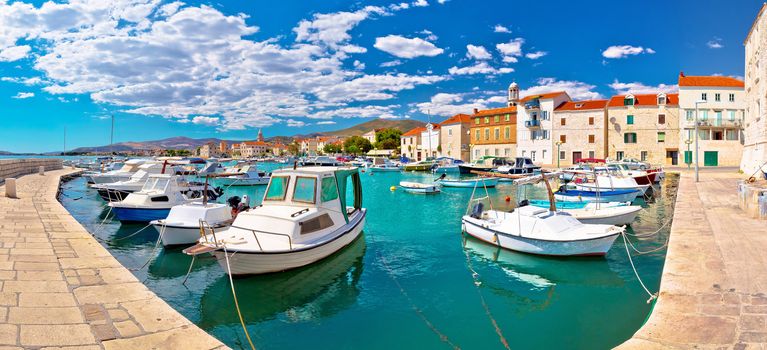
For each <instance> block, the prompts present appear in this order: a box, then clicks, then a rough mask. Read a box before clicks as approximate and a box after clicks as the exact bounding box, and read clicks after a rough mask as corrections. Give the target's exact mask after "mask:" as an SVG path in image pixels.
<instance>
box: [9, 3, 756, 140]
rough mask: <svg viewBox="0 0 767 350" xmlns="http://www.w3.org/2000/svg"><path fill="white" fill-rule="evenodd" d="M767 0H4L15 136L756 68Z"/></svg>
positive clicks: (662, 82)
mask: <svg viewBox="0 0 767 350" xmlns="http://www.w3.org/2000/svg"><path fill="white" fill-rule="evenodd" d="M761 5H762V2H761V1H757V0H754V1H644V2H633V3H625V4H622V5H617V4H616V3H615V2H611V1H603V2H599V1H592V2H589V3H588V4H585V3H582V2H573V1H537V2H535V1H533V2H531V1H482V2H480V1H468V0H448V1H444V0H439V1H438V0H411V1H409V2H387V1H373V2H364V3H363V2H349V1H277V2H274V1H268V2H267V1H221V2H215V3H209V2H186V3H181V2H170V1H159V0H120V1H109V2H107V1H101V0H76V1H70V2H55V3H54V2H41V1H35V2H29V3H25V2H21V1H10V0H0V104H1V105H2V108H0V118H2V122H3V124H2V128H0V150H7V151H16V152H45V151H55V150H60V149H61V148H62V147H63V130H64V128H66V129H67V135H68V136H67V148H69V149H71V148H75V147H79V146H95V145H103V144H107V143H108V142H109V125H110V121H109V117H108V116H109V115H114V116H115V118H116V132H115V140H116V142H123V141H142V140H151V139H159V138H165V137H172V136H189V137H195V138H201V137H218V138H228V139H253V138H255V135H256V132H257V130H258V129H259V128H263V129H264V133H265V135H266V136H274V135H293V134H302V133H310V132H314V131H320V130H335V129H339V128H343V127H346V126H349V125H353V124H357V123H360V122H363V121H366V120H369V119H371V118H375V117H383V118H414V119H419V120H426V119H427V113H431V114H432V115H433V116H434V117H433V118H434V119H437V120H439V119H442V118H444V117H446V116H449V115H452V114H455V113H459V112H467V113H468V112H471V110H472V108H475V107H477V108H492V107H499V106H502V104H503V101H504V99H505V89H506V87H507V86H508V84H509V83H510V82H511V81H516V82H517V83H518V84H520V86H521V88H522V90H523V95H524V94H525V93H538V92H543V91H552V90H563V89H564V90H567V91H568V92H569V93H570V95H571V96H572V97H573V98H577V99H587V98H599V97H609V96H610V95H613V94H616V93H625V92H627V91H632V92H644V91H658V90H663V91H671V90H674V89H676V86H675V84H676V80H677V75H678V74H679V71H680V70H682V71H684V72H685V73H686V74H689V75H708V74H722V75H730V76H742V75H743V64H744V57H743V55H744V52H743V46H742V42H743V40H744V38H745V36H746V34H747V32H748V30H749V28H750V26H751V23H752V21H753V19H754V17H755V16H756V14H757V12H758V10H759V8H760V7H761Z"/></svg>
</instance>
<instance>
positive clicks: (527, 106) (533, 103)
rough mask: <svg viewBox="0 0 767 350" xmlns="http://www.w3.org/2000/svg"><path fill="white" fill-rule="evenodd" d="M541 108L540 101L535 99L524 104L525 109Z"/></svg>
mask: <svg viewBox="0 0 767 350" xmlns="http://www.w3.org/2000/svg"><path fill="white" fill-rule="evenodd" d="M538 108H541V101H540V100H538V99H537V98H536V99H534V100H530V101H527V102H525V109H538Z"/></svg>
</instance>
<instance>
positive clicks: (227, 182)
mask: <svg viewBox="0 0 767 350" xmlns="http://www.w3.org/2000/svg"><path fill="white" fill-rule="evenodd" d="M217 182H218V184H219V185H222V186H260V185H267V184H269V178H268V177H266V178H258V179H252V178H250V179H248V178H241V179H236V178H228V177H221V178H218V179H217Z"/></svg>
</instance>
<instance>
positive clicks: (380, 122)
mask: <svg viewBox="0 0 767 350" xmlns="http://www.w3.org/2000/svg"><path fill="white" fill-rule="evenodd" d="M424 125H426V124H425V123H424V122H421V121H418V120H412V119H374V120H370V121H367V122H364V123H361V124H357V125H355V126H352V127H349V128H346V129H341V130H336V131H329V132H316V133H311V134H308V135H295V136H274V137H269V138H266V140H267V141H270V142H280V143H283V144H288V143H290V142H292V141H293V138H295V137H298V138H306V137H314V136H323V135H327V136H360V135H362V134H364V133H366V132H368V131H370V130H374V129H382V128H395V129H399V130H400V131H402V132H406V131H408V130H410V129H413V128H416V127H419V126H424ZM221 141H226V142H227V143H229V144H232V143H237V142H242V141H236V140H221V139H217V138H204V139H193V138H189V137H184V136H179V137H171V138H167V139H162V140H155V141H142V142H134V141H128V142H120V143H115V144H114V145H112V146H109V145H106V146H96V147H80V148H75V149H73V150H68V151H67V152H68V153H70V152H71V153H106V152H131V151H140V150H154V149H185V150H194V149H196V148H197V147H200V146H202V145H205V144H206V143H208V142H213V143H219V142H221ZM56 153H57V152H56ZM0 154H4V153H3V152H0Z"/></svg>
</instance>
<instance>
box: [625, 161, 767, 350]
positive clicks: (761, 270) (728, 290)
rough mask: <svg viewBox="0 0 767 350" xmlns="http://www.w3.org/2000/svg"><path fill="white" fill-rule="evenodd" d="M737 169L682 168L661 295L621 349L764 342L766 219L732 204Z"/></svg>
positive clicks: (762, 345) (758, 346) (766, 345)
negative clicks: (753, 216) (694, 170)
mask: <svg viewBox="0 0 767 350" xmlns="http://www.w3.org/2000/svg"><path fill="white" fill-rule="evenodd" d="M742 177H743V176H742V175H739V174H737V173H735V172H722V171H719V172H704V173H701V175H700V182H698V183H695V178H694V175H693V174H692V173H690V172H682V174H681V178H680V181H679V190H678V192H677V199H676V207H675V209H674V220H673V223H672V225H671V236H670V241H669V246H668V252H667V253H666V263H665V265H664V268H663V276H662V278H661V286H660V294H659V297H658V300H657V302H656V304H655V307H654V309H653V313H652V314H651V315H650V317H649V318H648V320H647V322H646V323H645V325H644V326H643V327H642V328H641V329H639V331H637V332H636V334H634V336H633V337H632V338H631V339H629V340H628V341H627V342H625V343H623V344H621V345H620V346H619V347H618V348H620V349H670V348H671V349H689V348H695V349H767V222H765V221H760V220H756V219H751V218H749V217H747V216H746V215H745V213H743V212H742V211H741V210H740V209H739V208H738V198H737V187H736V183H737V181H738V180H739V179H741V178H742Z"/></svg>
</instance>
